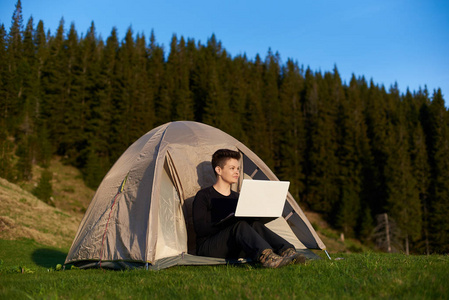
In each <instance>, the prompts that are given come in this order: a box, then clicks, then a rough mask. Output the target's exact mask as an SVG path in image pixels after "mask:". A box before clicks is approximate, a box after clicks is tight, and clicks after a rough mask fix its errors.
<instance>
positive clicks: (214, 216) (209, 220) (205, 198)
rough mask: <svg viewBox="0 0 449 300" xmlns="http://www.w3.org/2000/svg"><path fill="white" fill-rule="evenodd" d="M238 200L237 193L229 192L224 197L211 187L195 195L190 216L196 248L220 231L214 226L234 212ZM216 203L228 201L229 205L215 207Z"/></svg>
mask: <svg viewBox="0 0 449 300" xmlns="http://www.w3.org/2000/svg"><path fill="white" fill-rule="evenodd" d="M238 198H239V194H238V193H237V192H234V191H231V194H230V195H229V196H224V195H222V194H220V193H219V192H217V191H216V190H215V189H214V187H213V186H210V187H207V188H205V189H202V190H200V191H199V192H198V193H197V194H196V196H195V199H194V200H193V211H192V214H193V225H194V228H195V232H196V242H197V246H198V245H201V244H202V243H203V242H204V241H205V240H206V239H207V238H208V237H210V236H212V235H214V234H216V233H217V232H219V231H220V230H221V228H220V227H218V226H214V224H215V223H216V222H218V221H219V220H220V219H222V218H224V217H226V216H227V215H229V214H230V213H232V212H234V211H235V206H236V205H237V199H238ZM216 201H220V202H222V201H229V203H230V205H223V206H221V205H220V206H217V205H216V203H215V202H216ZM212 203H214V205H212ZM217 209H220V211H217Z"/></svg>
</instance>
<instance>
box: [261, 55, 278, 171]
mask: <svg viewBox="0 0 449 300" xmlns="http://www.w3.org/2000/svg"><path fill="white" fill-rule="evenodd" d="M263 79H264V85H263V98H262V107H263V110H264V112H265V119H266V121H267V132H266V138H267V140H268V149H269V152H270V155H269V156H268V157H267V158H266V159H265V163H266V164H267V165H268V166H270V167H271V168H272V169H274V170H275V169H278V168H279V152H280V150H279V146H280V140H279V137H280V130H281V126H280V122H281V111H280V102H279V81H280V57H279V53H276V54H273V53H272V52H271V49H270V50H269V51H268V54H267V57H266V58H265V64H264V73H263Z"/></svg>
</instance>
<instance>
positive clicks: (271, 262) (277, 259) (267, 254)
mask: <svg viewBox="0 0 449 300" xmlns="http://www.w3.org/2000/svg"><path fill="white" fill-rule="evenodd" d="M259 261H260V262H261V263H262V266H263V267H264V268H280V267H283V266H286V265H289V264H291V263H292V258H291V257H282V256H279V255H277V254H276V253H274V252H273V250H271V249H265V250H263V252H262V255H261V256H260V258H259Z"/></svg>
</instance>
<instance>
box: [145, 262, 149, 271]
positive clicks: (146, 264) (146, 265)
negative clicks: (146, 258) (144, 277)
mask: <svg viewBox="0 0 449 300" xmlns="http://www.w3.org/2000/svg"><path fill="white" fill-rule="evenodd" d="M145 269H147V271H148V262H146V263H145Z"/></svg>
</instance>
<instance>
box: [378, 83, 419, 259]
mask: <svg viewBox="0 0 449 300" xmlns="http://www.w3.org/2000/svg"><path fill="white" fill-rule="evenodd" d="M390 97H393V99H394V101H396V103H397V104H396V107H397V108H398V110H397V113H396V117H397V123H396V124H394V129H393V131H392V132H391V135H389V136H388V138H389V139H390V140H391V141H390V145H391V147H392V149H391V151H390V155H389V156H388V158H387V163H386V166H385V173H384V175H385V181H386V187H387V191H386V192H387V199H386V200H387V207H386V208H387V211H388V215H389V216H390V217H391V218H393V219H394V220H395V221H396V224H397V226H398V227H399V229H400V230H401V232H402V238H404V240H405V249H406V253H407V254H409V245H410V240H411V239H412V240H417V239H418V238H420V236H421V225H422V213H421V203H420V199H419V191H418V190H417V188H416V180H415V178H414V177H413V171H412V163H411V158H410V152H409V143H408V140H409V135H408V132H407V127H406V120H405V114H404V112H403V109H402V107H403V104H402V103H401V102H400V101H401V100H400V99H399V94H398V91H397V90H396V89H392V90H391V91H390Z"/></svg>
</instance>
